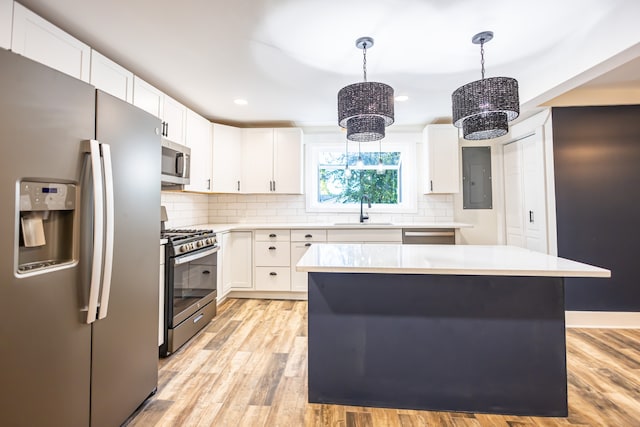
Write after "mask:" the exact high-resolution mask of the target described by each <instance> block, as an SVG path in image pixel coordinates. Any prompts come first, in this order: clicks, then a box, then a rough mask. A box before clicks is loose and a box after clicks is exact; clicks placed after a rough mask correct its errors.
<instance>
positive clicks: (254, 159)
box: [240, 129, 273, 193]
mask: <svg viewBox="0 0 640 427" xmlns="http://www.w3.org/2000/svg"><path fill="white" fill-rule="evenodd" d="M242 132H243V134H242V180H241V185H240V191H241V192H242V193H271V192H272V188H273V129H243V130H242Z"/></svg>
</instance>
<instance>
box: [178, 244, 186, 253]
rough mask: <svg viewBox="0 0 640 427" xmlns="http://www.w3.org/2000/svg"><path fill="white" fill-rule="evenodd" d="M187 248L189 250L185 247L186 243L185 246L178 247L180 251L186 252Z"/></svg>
mask: <svg viewBox="0 0 640 427" xmlns="http://www.w3.org/2000/svg"><path fill="white" fill-rule="evenodd" d="M186 250H187V248H185V247H184V245H183V246H180V247H179V248H178V251H180V252H184V251H186Z"/></svg>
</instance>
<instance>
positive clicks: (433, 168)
mask: <svg viewBox="0 0 640 427" xmlns="http://www.w3.org/2000/svg"><path fill="white" fill-rule="evenodd" d="M422 141H423V143H424V150H423V151H424V163H423V164H424V165H425V171H426V174H425V180H426V181H425V182H424V183H423V188H424V193H425V194H430V193H458V192H460V166H459V155H458V151H459V149H458V129H456V128H455V127H454V126H453V125H449V124H444V125H428V126H426V127H425V128H424V131H423V132H422Z"/></svg>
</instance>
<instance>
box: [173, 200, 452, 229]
mask: <svg viewBox="0 0 640 427" xmlns="http://www.w3.org/2000/svg"><path fill="white" fill-rule="evenodd" d="M161 200H162V205H163V206H165V207H166V208H167V214H168V216H169V221H168V223H167V224H166V226H167V227H168V228H176V227H188V226H190V225H196V224H205V223H212V224H215V223H218V224H219V223H305V222H306V223H323V224H327V223H329V224H330V223H335V222H353V223H357V222H358V213H354V212H349V213H335V214H327V213H318V212H307V211H306V209H305V203H306V202H305V196H304V195H295V194H293V195H274V194H250V195H244V194H212V195H207V194H195V193H180V192H163V193H162V197H161ZM453 211H454V209H453V196H451V195H447V194H434V195H419V196H418V203H417V211H416V212H411V213H398V214H388V213H377V212H375V208H373V209H371V210H369V214H370V216H371V218H372V220H374V221H379V222H401V223H402V222H406V223H411V222H450V221H453V219H454V218H453Z"/></svg>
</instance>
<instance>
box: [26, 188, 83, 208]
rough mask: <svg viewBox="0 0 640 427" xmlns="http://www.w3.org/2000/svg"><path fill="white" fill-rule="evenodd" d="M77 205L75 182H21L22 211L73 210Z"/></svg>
mask: <svg viewBox="0 0 640 427" xmlns="http://www.w3.org/2000/svg"><path fill="white" fill-rule="evenodd" d="M75 206H76V186H75V184H60V183H57V182H32V181H22V182H21V183H20V210H21V211H60V210H72V209H75Z"/></svg>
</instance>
